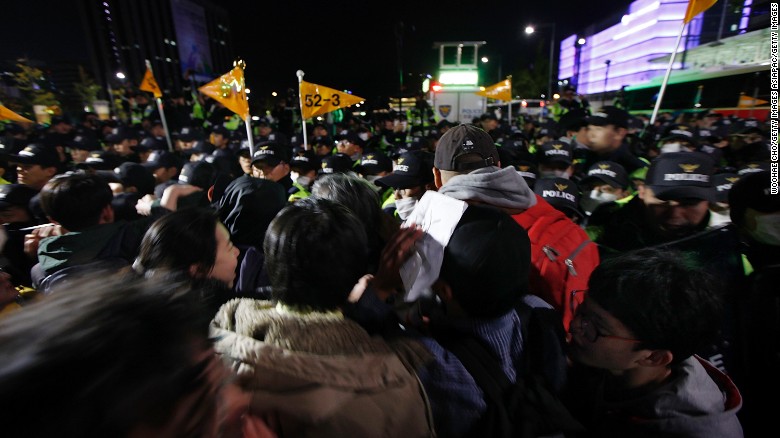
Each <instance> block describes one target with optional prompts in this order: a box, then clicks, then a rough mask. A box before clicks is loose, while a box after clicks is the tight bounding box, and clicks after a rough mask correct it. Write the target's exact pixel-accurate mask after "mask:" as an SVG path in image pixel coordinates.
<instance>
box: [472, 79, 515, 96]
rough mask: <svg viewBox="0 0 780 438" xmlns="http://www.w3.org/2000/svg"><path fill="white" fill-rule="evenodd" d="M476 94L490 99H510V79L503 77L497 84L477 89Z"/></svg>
mask: <svg viewBox="0 0 780 438" xmlns="http://www.w3.org/2000/svg"><path fill="white" fill-rule="evenodd" d="M476 94H478V95H480V96H485V97H489V98H491V99H498V100H506V101H510V100H512V80H511V79H504V80H503V81H501V82H499V83H497V84H493V85H491V86H489V87H486V88H485V90H484V91H477V92H476Z"/></svg>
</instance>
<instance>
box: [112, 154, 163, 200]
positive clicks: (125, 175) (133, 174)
mask: <svg viewBox="0 0 780 438" xmlns="http://www.w3.org/2000/svg"><path fill="white" fill-rule="evenodd" d="M114 173H115V174H116V176H117V177H118V178H119V181H121V182H122V185H124V186H125V187H135V188H136V190H137V191H138V193H140V194H141V195H149V194H152V193H154V185H155V179H154V175H152V172H150V171H149V169H147V168H146V167H144V166H143V165H141V164H138V163H132V162H125V163H122V164H120V165H119V167H117V168H115V169H114Z"/></svg>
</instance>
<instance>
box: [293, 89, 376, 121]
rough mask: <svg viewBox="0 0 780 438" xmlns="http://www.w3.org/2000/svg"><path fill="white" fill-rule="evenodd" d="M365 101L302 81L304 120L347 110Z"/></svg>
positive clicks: (302, 113) (302, 114)
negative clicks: (343, 109)
mask: <svg viewBox="0 0 780 438" xmlns="http://www.w3.org/2000/svg"><path fill="white" fill-rule="evenodd" d="M364 100H366V99H363V98H362V97H358V96H353V95H351V94H349V93H344V92H341V91H338V90H334V89H333V88H328V87H323V86H322V85H317V84H312V83H311V82H305V81H301V101H302V102H301V103H302V108H301V116H302V117H303V118H304V119H309V118H312V117H314V116H318V115H320V114H325V113H329V112H331V111H336V110H337V109H341V108H346V107H348V106H351V105H354V104H356V103H360V102H363V101H364Z"/></svg>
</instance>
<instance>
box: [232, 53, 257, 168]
mask: <svg viewBox="0 0 780 438" xmlns="http://www.w3.org/2000/svg"><path fill="white" fill-rule="evenodd" d="M233 67H238V68H240V69H241V77H242V78H243V81H242V82H243V83H242V84H241V86H242V87H244V89H243V90H241V92H242V93H244V99H246V101H247V102H246V118H244V126H246V140H247V142H248V143H249V159H250V160H251V159H252V157H254V156H255V139H254V137H253V136H252V114H250V113H249V96H247V95H246V75H244V70H246V62H245V61H244V60H243V59H241V58H237V59H236V60H235V61H233Z"/></svg>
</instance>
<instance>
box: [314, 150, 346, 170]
mask: <svg viewBox="0 0 780 438" xmlns="http://www.w3.org/2000/svg"><path fill="white" fill-rule="evenodd" d="M353 164H354V161H352V158H349V155H347V154H342V153H341V152H339V153H336V154H333V155H328V156H327V157H325V158H323V159H322V162H321V163H320V170H319V171H318V172H317V173H318V174H328V173H346V172H351V171H352V170H353V169H352V166H353Z"/></svg>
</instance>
